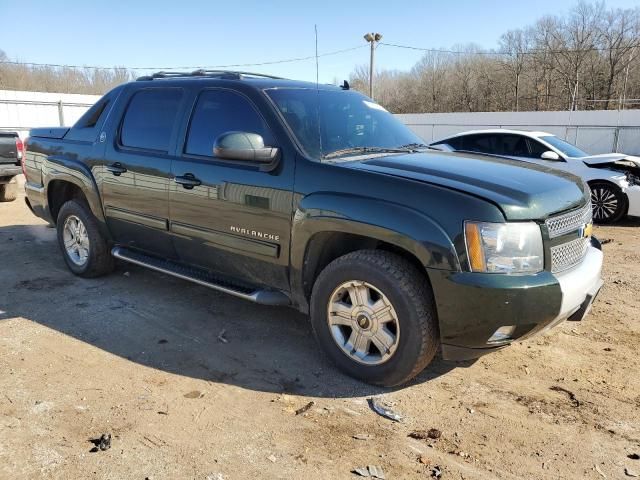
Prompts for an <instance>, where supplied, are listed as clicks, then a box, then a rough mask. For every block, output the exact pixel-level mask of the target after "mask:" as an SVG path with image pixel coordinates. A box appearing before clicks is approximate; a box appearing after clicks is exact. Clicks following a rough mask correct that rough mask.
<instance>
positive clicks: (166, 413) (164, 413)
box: [158, 410, 169, 415]
mask: <svg viewBox="0 0 640 480" xmlns="http://www.w3.org/2000/svg"><path fill="white" fill-rule="evenodd" d="M158 415H169V412H163V411H162V410H159V411H158Z"/></svg>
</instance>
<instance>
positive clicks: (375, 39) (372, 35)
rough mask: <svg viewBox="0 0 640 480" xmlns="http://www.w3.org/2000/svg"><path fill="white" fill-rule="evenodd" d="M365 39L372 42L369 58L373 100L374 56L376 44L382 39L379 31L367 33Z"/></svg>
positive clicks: (370, 92) (370, 86)
mask: <svg viewBox="0 0 640 480" xmlns="http://www.w3.org/2000/svg"><path fill="white" fill-rule="evenodd" d="M364 39H365V40H366V41H367V42H369V43H370V44H371V57H370V58H369V97H371V99H372V100H373V57H374V52H375V49H376V47H375V44H376V43H378V42H379V41H380V40H382V35H381V34H379V33H367V34H366V35H365V36H364Z"/></svg>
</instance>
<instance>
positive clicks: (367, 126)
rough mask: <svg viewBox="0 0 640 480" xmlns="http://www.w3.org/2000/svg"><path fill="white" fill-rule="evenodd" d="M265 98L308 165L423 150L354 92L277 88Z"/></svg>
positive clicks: (411, 136) (394, 121)
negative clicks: (366, 155) (278, 114)
mask: <svg viewBox="0 0 640 480" xmlns="http://www.w3.org/2000/svg"><path fill="white" fill-rule="evenodd" d="M266 93H267V95H268V96H269V97H270V98H271V100H273V102H274V103H275V104H276V106H277V107H278V110H280V113H282V116H283V117H284V120H285V121H286V122H287V124H288V125H289V128H290V129H291V131H292V132H293V133H294V135H295V136H296V138H297V140H298V142H299V143H300V145H301V146H302V147H303V148H304V150H305V152H306V153H307V155H309V156H310V157H311V158H312V159H315V160H322V159H323V158H337V157H344V156H348V155H354V154H358V153H369V152H377V153H394V152H401V151H403V150H402V149H405V151H406V149H407V148H409V147H411V148H419V147H422V146H424V147H425V148H426V145H423V142H422V140H421V139H420V138H419V137H418V136H416V135H415V134H414V133H413V132H412V131H411V130H409V129H408V128H407V127H405V126H404V125H403V124H402V123H401V122H400V121H399V120H397V119H396V118H395V117H394V116H393V115H392V114H390V113H389V112H388V111H386V110H385V109H384V108H383V107H381V106H380V105H378V104H377V103H374V102H373V101H371V100H370V99H369V98H367V97H365V96H364V95H361V94H359V93H357V92H354V91H342V90H316V89H313V88H277V89H268V90H266Z"/></svg>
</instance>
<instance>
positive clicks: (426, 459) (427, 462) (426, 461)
mask: <svg viewBox="0 0 640 480" xmlns="http://www.w3.org/2000/svg"><path fill="white" fill-rule="evenodd" d="M418 461H419V462H420V463H421V464H423V465H430V464H431V460H430V459H429V457H427V456H426V455H420V456H419V457H418Z"/></svg>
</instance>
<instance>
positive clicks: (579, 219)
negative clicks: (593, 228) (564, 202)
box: [544, 202, 592, 238]
mask: <svg viewBox="0 0 640 480" xmlns="http://www.w3.org/2000/svg"><path fill="white" fill-rule="evenodd" d="M591 220H592V212H591V202H589V203H587V204H586V205H585V206H584V207H582V208H581V209H579V210H574V211H572V212H569V213H564V214H562V215H558V216H557V217H551V218H548V219H547V220H546V221H545V222H544V223H545V225H546V226H547V229H548V230H549V238H556V237H559V236H560V235H564V234H565V233H569V232H572V231H574V230H578V229H579V228H580V227H582V226H584V225H585V224H586V223H591Z"/></svg>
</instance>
